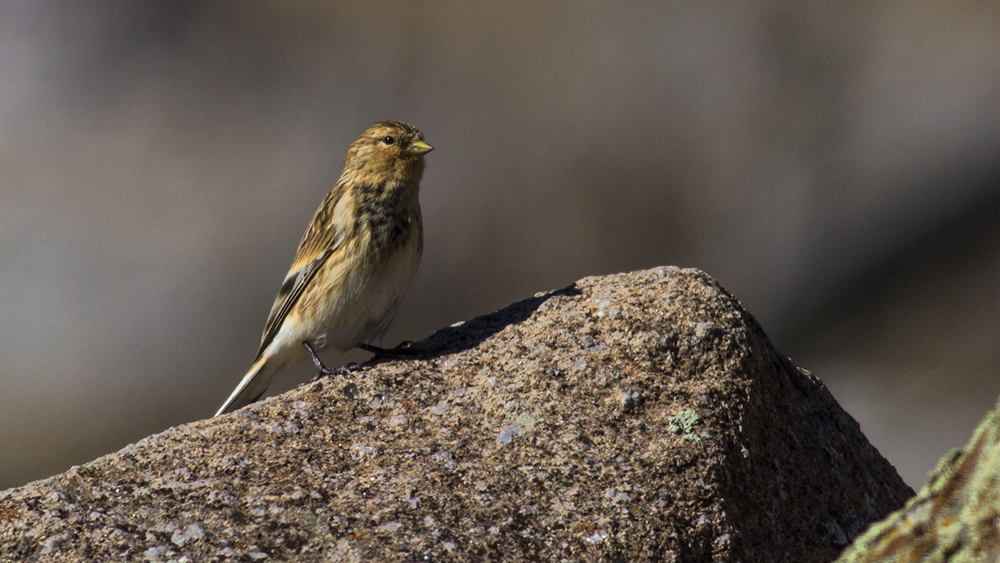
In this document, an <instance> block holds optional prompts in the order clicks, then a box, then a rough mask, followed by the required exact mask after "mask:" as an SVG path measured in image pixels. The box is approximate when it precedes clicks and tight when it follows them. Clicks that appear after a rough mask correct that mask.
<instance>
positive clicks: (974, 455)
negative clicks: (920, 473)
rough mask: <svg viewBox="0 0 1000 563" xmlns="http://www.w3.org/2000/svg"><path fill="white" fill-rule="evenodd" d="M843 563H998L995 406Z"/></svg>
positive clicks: (998, 415)
mask: <svg viewBox="0 0 1000 563" xmlns="http://www.w3.org/2000/svg"><path fill="white" fill-rule="evenodd" d="M837 561H838V562H842V563H848V562H850V563H860V562H876V561H882V562H886V563H889V562H892V563H896V562H900V561H920V562H924V563H939V562H943V561H949V562H952V563H961V562H968V561H989V562H995V561H1000V403H998V404H997V406H996V407H994V409H993V411H992V412H991V413H990V414H989V416H987V417H986V420H984V421H983V423H982V424H980V425H979V428H977V429H976V432H975V434H973V436H972V441H971V442H969V444H968V445H967V446H965V447H964V448H961V449H958V450H955V451H954V452H952V453H951V454H949V455H947V456H945V457H944V458H943V459H942V460H941V461H940V462H939V463H938V466H937V468H936V469H935V470H934V471H933V472H932V473H931V475H930V478H929V479H928V480H927V484H926V485H924V488H923V489H921V490H920V492H919V493H918V494H917V496H915V497H913V498H912V499H910V500H909V501H908V502H907V503H906V506H905V507H904V508H903V509H901V510H899V511H897V512H894V513H892V514H891V515H890V516H889V517H888V518H886V519H885V520H883V521H881V522H879V523H877V524H875V525H873V526H872V527H871V528H870V529H869V530H868V531H866V532H865V533H864V534H862V535H861V536H859V537H858V538H857V540H855V542H854V543H853V544H852V545H851V547H850V548H848V549H847V550H846V551H845V552H844V554H843V555H842V556H841V558H840V559H838V560H837Z"/></svg>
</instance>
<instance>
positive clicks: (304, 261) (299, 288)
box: [257, 184, 345, 359]
mask: <svg viewBox="0 0 1000 563" xmlns="http://www.w3.org/2000/svg"><path fill="white" fill-rule="evenodd" d="M344 191H345V190H344V186H343V185H342V184H338V185H337V186H336V187H334V188H333V189H332V190H330V193H328V194H327V195H326V198H324V200H323V203H322V204H321V205H320V206H319V209H318V210H317V211H316V215H315V216H314V217H313V220H312V222H311V223H310V224H309V227H308V228H307V229H306V233H305V235H303V236H302V242H300V243H299V249H298V251H297V252H296V253H295V260H294V262H293V263H292V268H291V270H289V271H288V274H286V275H285V281H284V282H282V284H281V290H280V291H278V296H277V297H276V298H275V299H274V305H272V306H271V314H270V315H268V317H267V323H266V324H265V325H264V335H263V336H262V337H261V340H260V349H259V350H258V351H257V358H258V359H259V358H260V357H261V355H262V354H263V353H264V350H265V349H266V348H267V347H268V346H270V345H271V342H272V341H273V340H274V338H275V336H277V335H278V331H280V330H281V325H282V324H283V323H284V322H285V318H286V317H287V316H288V313H289V311H291V310H292V307H294V306H295V304H296V303H297V302H298V300H299V298H300V297H301V296H302V292H303V291H305V289H306V288H307V287H308V286H309V283H310V282H311V281H312V279H313V278H314V277H316V274H317V273H318V272H319V271H320V269H321V268H322V267H323V264H325V263H326V261H327V260H328V259H329V258H330V256H331V255H332V254H333V253H334V251H336V250H337V248H338V247H339V246H340V244H341V242H342V241H343V239H344V231H343V229H342V228H337V227H336V226H335V225H334V211H335V208H336V204H337V202H338V201H339V200H340V199H341V196H343V194H344Z"/></svg>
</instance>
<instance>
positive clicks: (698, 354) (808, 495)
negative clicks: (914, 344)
mask: <svg viewBox="0 0 1000 563" xmlns="http://www.w3.org/2000/svg"><path fill="white" fill-rule="evenodd" d="M220 399H221V398H220ZM910 495H912V491H911V490H910V488H909V487H907V486H906V485H905V484H904V483H903V481H902V480H901V479H900V478H899V476H898V475H897V474H896V472H895V470H894V469H893V468H892V466H891V465H889V463H887V462H886V461H885V460H884V459H883V458H882V457H881V456H879V454H878V452H877V451H876V450H875V448H873V447H872V446H871V445H870V444H869V443H868V441H867V440H866V439H865V437H864V436H863V435H862V433H861V431H860V429H859V427H858V424H857V423H856V422H855V421H854V420H853V419H852V418H851V417H850V416H849V415H848V414H847V413H845V412H844V411H843V410H842V409H841V408H840V406H839V405H838V404H837V402H836V401H835V400H834V398H833V397H832V396H831V395H830V393H829V392H828V391H827V389H826V388H825V387H824V386H823V384H822V382H820V381H819V380H818V379H817V378H816V377H814V376H813V375H812V374H810V373H808V372H806V371H803V370H799V369H797V368H795V367H794V366H793V365H792V364H791V363H790V362H789V360H788V359H787V358H785V357H784V356H782V355H780V354H778V353H777V352H775V351H774V349H773V348H772V347H771V345H770V343H769V342H768V340H767V337H766V336H765V335H764V333H763V331H762V330H761V328H760V327H759V326H758V324H757V323H756V321H754V319H753V318H752V317H751V316H750V315H749V314H748V313H746V312H745V311H744V310H743V309H742V307H741V306H740V304H739V302H737V301H736V299H734V298H733V297H732V296H730V295H729V294H728V293H726V291H725V290H723V289H722V287H720V286H719V285H718V284H717V283H716V282H715V281H713V280H712V279H711V278H710V277H708V276H707V275H706V274H704V273H702V272H699V271H697V270H680V269H677V268H657V269H653V270H647V271H641V272H635V273H630V274H619V275H613V276H604V277H595V278H586V279H583V280H581V281H579V282H577V283H575V284H573V285H571V286H569V287H567V288H564V289H562V290H559V291H554V292H551V293H545V294H539V295H536V296H535V297H534V298H532V299H528V300H525V301H522V302H520V303H516V304H514V305H511V306H510V307H507V308H505V309H502V310H500V311H498V312H496V313H493V314H491V315H486V316H483V317H479V318H476V319H473V320H471V321H468V322H466V323H464V324H460V325H455V326H453V327H449V328H446V329H444V330H441V331H439V332H437V333H435V334H433V335H431V336H430V337H428V338H427V339H425V340H423V341H421V342H418V343H416V344H414V345H413V346H412V347H411V348H410V349H408V351H407V353H406V355H400V356H397V357H396V358H395V359H391V360H384V361H382V362H381V363H378V364H377V365H366V366H364V369H363V370H359V371H356V372H355V373H353V374H351V375H349V376H346V377H338V378H325V379H321V380H319V381H316V382H313V383H309V384H306V385H303V386H301V387H299V388H298V389H295V390H293V391H290V392H288V393H285V394H284V395H281V396H280V397H275V398H271V399H268V400H265V401H262V402H260V403H257V404H255V405H252V406H250V407H248V408H245V409H242V410H240V411H238V412H236V413H233V414H230V415H226V416H223V417H220V418H214V419H208V420H203V421H199V422H195V423H192V424H187V425H184V426H180V427H177V428H172V429H170V430H167V431H166V432H163V433H161V434H158V435H155V436H151V437H149V438H146V439H144V440H142V441H140V442H138V443H136V444H133V445H131V446H128V447H126V448H125V449H123V450H121V451H119V452H117V453H114V454H111V455H108V456H105V457H103V458H100V459H98V460H96V461H93V462H91V463H88V464H85V465H83V466H78V467H74V468H72V469H71V470H70V471H68V472H66V473H64V474H62V475H57V476H55V477H52V478H50V479H46V480H43V481H36V482H34V483H30V484H28V485H26V486H24V487H21V488H17V489H11V490H8V491H5V492H3V493H2V494H0V557H2V558H3V559H4V560H8V561H42V560H50V559H58V560H60V561H94V560H105V561H128V560H150V561H169V560H174V561H199V562H201V561H223V560H226V561H228V560H238V561H272V560H274V561H290V560H295V561H411V560H424V559H427V560H437V559H441V560H455V561H476V560H490V561H557V560H569V561H578V560H597V561H746V562H750V561H795V562H808V561H830V560H831V559H833V558H834V557H836V555H837V553H838V552H839V551H840V550H841V549H843V548H844V547H845V546H846V545H847V544H848V542H849V541H850V540H851V539H852V538H853V537H854V536H855V535H857V534H859V533H860V532H861V531H862V530H864V528H865V527H866V526H867V525H868V524H869V523H870V522H873V521H875V520H877V519H879V518H881V517H883V516H885V515H886V514H888V513H889V512H890V511H891V510H893V509H896V508H898V507H899V506H901V505H902V504H903V502H904V501H905V500H906V498H907V497H909V496H910Z"/></svg>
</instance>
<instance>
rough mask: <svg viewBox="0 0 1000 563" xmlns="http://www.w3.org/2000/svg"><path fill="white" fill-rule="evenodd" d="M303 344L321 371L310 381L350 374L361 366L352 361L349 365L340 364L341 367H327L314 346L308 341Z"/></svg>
mask: <svg viewBox="0 0 1000 563" xmlns="http://www.w3.org/2000/svg"><path fill="white" fill-rule="evenodd" d="M302 345H303V346H305V347H306V351H307V352H309V357H310V358H312V361H313V363H314V364H316V369H318V370H319V373H317V374H316V375H315V376H314V377H313V378H312V379H310V380H309V381H316V380H317V379H319V378H321V377H326V376H328V375H350V374H351V372H353V371H354V370H356V369H358V367H360V366H358V364H356V363H354V362H351V363H349V364H347V365H343V366H340V367H339V368H328V367H326V364H324V363H323V360H321V359H319V356H318V355H316V351H315V350H313V347H312V346H311V345H310V344H309V343H308V342H305V341H303V342H302Z"/></svg>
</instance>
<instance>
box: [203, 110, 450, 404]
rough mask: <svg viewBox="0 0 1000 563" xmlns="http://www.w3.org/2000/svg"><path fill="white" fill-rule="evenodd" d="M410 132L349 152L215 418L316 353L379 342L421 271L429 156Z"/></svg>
mask: <svg viewBox="0 0 1000 563" xmlns="http://www.w3.org/2000/svg"><path fill="white" fill-rule="evenodd" d="M431 150H432V147H431V146H430V145H428V144H427V143H426V142H425V141H424V140H423V136H422V135H421V134H420V132H419V131H417V130H416V128H414V127H413V126H412V125H409V124H406V123H401V122H397V121H383V122H380V123H376V124H374V125H372V126H371V127H369V128H368V130H366V131H365V132H364V133H363V134H362V135H361V136H360V137H358V139H357V140H356V141H354V143H352V144H351V147H350V148H349V149H348V151H347V158H346V159H345V161H344V171H343V172H342V173H341V176H340V180H339V181H338V182H337V184H336V185H335V186H334V187H333V189H332V190H330V193H329V194H327V196H326V198H324V199H323V202H322V203H321V204H320V206H319V209H317V210H316V214H315V216H313V219H312V222H311V223H310V224H309V227H308V228H307V229H306V232H305V235H303V237H302V241H301V242H300V243H299V248H298V251H297V252H296V253H295V259H294V260H293V262H292V267H291V269H290V270H289V271H288V274H287V275H286V276H285V280H284V283H282V285H281V290H280V291H279V292H278V297H277V298H276V299H275V300H274V305H273V306H272V307H271V314H270V316H268V319H267V323H266V324H265V327H264V335H263V337H262V338H261V344H260V350H259V351H258V352H257V359H256V361H255V362H254V364H253V366H252V367H251V368H250V370H249V371H248V372H247V374H246V375H245V376H244V377H243V379H242V380H241V381H240V384H239V385H238V386H237V387H236V390H235V391H233V393H232V395H230V396H229V398H228V399H227V400H226V402H225V403H224V404H223V405H222V408H220V409H219V412H217V413H216V416H218V415H220V414H223V413H227V412H230V411H233V410H236V409H238V408H240V407H242V406H244V405H246V404H249V403H252V402H254V401H256V400H257V399H258V398H260V396H261V395H262V394H263V393H264V391H266V390H267V387H268V385H269V384H270V383H271V381H273V379H274V378H275V377H276V376H277V375H279V374H280V373H281V372H283V371H284V370H286V369H288V368H289V367H291V366H293V365H295V364H298V363H299V362H302V361H304V360H306V359H309V354H308V352H307V350H306V348H305V346H303V342H308V343H309V344H310V346H312V347H313V348H314V349H315V350H317V351H319V350H322V349H324V348H334V349H337V350H349V349H351V348H353V347H355V346H358V345H360V344H371V345H378V344H380V343H381V340H382V336H383V334H385V331H386V329H388V327H389V323H390V322H391V321H392V318H393V316H394V315H395V313H396V310H397V309H398V308H399V304H400V303H401V302H402V300H403V297H404V295H405V294H406V291H407V289H408V288H409V286H410V282H411V281H412V280H413V276H414V274H415V273H416V271H417V267H418V266H419V264H420V256H421V253H422V251H423V229H422V226H421V218H420V203H419V200H418V196H419V192H420V178H421V176H422V175H423V170H424V160H423V156H424V155H425V154H426V153H428V152H430V151H431Z"/></svg>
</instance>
